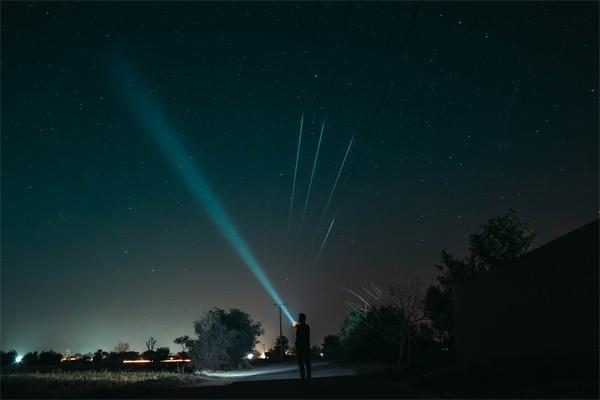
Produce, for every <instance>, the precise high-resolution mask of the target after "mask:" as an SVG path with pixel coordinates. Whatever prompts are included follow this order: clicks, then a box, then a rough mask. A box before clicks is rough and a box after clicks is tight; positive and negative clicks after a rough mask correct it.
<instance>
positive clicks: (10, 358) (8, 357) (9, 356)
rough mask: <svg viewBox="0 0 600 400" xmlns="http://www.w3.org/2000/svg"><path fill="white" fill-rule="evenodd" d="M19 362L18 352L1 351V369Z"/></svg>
mask: <svg viewBox="0 0 600 400" xmlns="http://www.w3.org/2000/svg"><path fill="white" fill-rule="evenodd" d="M16 360H17V352H16V351H15V350H9V351H0V368H5V367H8V366H9V365H13V364H14V363H15V362H16Z"/></svg>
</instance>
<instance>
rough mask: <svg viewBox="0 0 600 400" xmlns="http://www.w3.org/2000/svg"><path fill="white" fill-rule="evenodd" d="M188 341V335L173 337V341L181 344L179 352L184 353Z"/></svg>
mask: <svg viewBox="0 0 600 400" xmlns="http://www.w3.org/2000/svg"><path fill="white" fill-rule="evenodd" d="M189 341H190V337H189V336H188V335H184V336H179V337H177V338H175V340H174V341H173V343H175V344H178V345H180V346H181V354H184V353H185V347H186V346H187V344H188V342H189Z"/></svg>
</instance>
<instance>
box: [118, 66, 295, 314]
mask: <svg viewBox="0 0 600 400" xmlns="http://www.w3.org/2000/svg"><path fill="white" fill-rule="evenodd" d="M123 68H124V71H123V72H124V73H125V76H126V78H127V83H126V82H124V81H123V79H118V80H117V82H118V84H119V88H120V89H121V93H122V94H123V96H124V97H125V100H126V104H127V105H128V106H129V108H130V110H131V111H132V113H133V115H134V116H135V118H136V119H137V120H138V122H139V123H140V124H141V125H142V126H143V127H144V129H146V130H147V131H148V132H149V133H150V134H151V137H152V138H153V139H154V141H155V142H156V144H157V146H158V147H159V148H160V149H161V150H162V151H163V152H164V155H165V157H166V158H167V160H168V161H169V162H170V163H171V166H172V167H173V168H174V169H175V170H176V171H177V172H178V173H179V175H180V177H181V178H182V179H183V181H184V182H185V184H186V185H187V186H188V188H189V189H190V191H191V192H192V194H193V195H194V197H195V198H196V200H197V201H198V203H199V204H200V205H201V206H202V208H204V210H205V211H206V213H207V214H208V216H209V217H210V219H211V220H212V221H213V223H214V224H215V225H216V227H217V228H218V230H219V231H220V232H221V234H222V235H223V236H224V237H225V239H226V240H227V241H228V242H229V244H230V245H231V246H232V247H233V248H234V250H235V251H236V252H237V253H238V255H239V256H240V258H241V259H242V261H243V262H244V264H245V265H246V266H247V267H248V268H249V269H250V271H251V272H252V273H253V274H254V276H255V278H256V279H257V280H258V281H259V283H260V284H261V285H262V287H263V288H264V289H265V291H266V292H267V293H268V294H269V295H270V296H271V298H272V299H273V300H275V302H276V303H283V301H281V298H280V297H279V295H278V294H277V291H276V290H275V288H274V287H273V285H271V282H270V281H269V278H268V277H267V275H266V274H265V272H264V271H263V269H262V267H261V265H260V264H259V262H258V260H256V258H255V257H254V255H253V254H252V251H251V250H250V248H249V247H248V245H247V244H246V242H245V241H244V239H243V238H242V236H241V234H240V233H239V232H238V230H237V228H236V226H235V225H234V223H233V221H232V220H231V218H230V217H229V215H228V214H227V212H226V210H225V208H224V207H223V206H222V205H221V202H220V201H219V199H218V197H217V196H216V194H215V193H214V191H213V190H212V189H211V187H210V185H209V183H208V181H207V180H206V179H205V177H204V176H203V175H202V173H201V172H200V170H199V169H198V168H197V167H196V165H195V164H194V163H193V162H192V157H191V156H190V154H189V153H188V152H187V151H186V150H185V148H184V147H183V144H182V143H181V142H180V141H179V140H178V134H177V132H176V131H175V129H173V126H172V125H171V124H170V123H169V121H168V120H167V118H166V116H165V114H164V113H163V112H162V109H161V107H160V105H159V103H158V101H157V100H156V99H154V98H152V97H151V92H150V91H148V89H147V86H146V85H144V84H143V82H142V80H141V77H139V76H137V74H135V73H134V70H133V68H131V67H129V66H127V65H124V66H123ZM119 78H122V76H120V77H119ZM282 311H283V312H284V314H285V316H286V317H287V318H288V319H289V320H290V322H293V321H294V319H293V318H292V315H291V313H290V312H289V311H288V309H287V307H285V306H282Z"/></svg>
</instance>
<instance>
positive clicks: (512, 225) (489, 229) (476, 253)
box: [469, 209, 535, 270]
mask: <svg viewBox="0 0 600 400" xmlns="http://www.w3.org/2000/svg"><path fill="white" fill-rule="evenodd" d="M481 229H482V231H481V233H476V234H473V235H471V246H470V247H469V251H470V252H471V255H470V261H471V262H472V263H473V264H474V265H476V266H477V268H478V269H479V270H489V269H493V268H496V267H498V266H500V265H503V264H507V263H510V262H512V261H514V260H515V259H517V258H518V257H520V256H522V255H523V254H525V253H526V252H527V251H529V249H530V248H531V243H532V242H533V241H534V240H535V233H534V231H533V229H531V227H530V226H529V225H528V224H526V223H524V222H521V221H520V220H519V218H518V217H517V213H516V211H515V210H512V209H511V210H508V212H507V213H506V214H504V215H503V216H501V217H498V218H492V219H490V220H488V221H487V222H486V223H484V224H483V225H481Z"/></svg>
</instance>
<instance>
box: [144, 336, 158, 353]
mask: <svg viewBox="0 0 600 400" xmlns="http://www.w3.org/2000/svg"><path fill="white" fill-rule="evenodd" d="M154 346H156V339H154V338H153V337H152V336H150V337H149V338H148V340H146V349H147V350H148V351H154Z"/></svg>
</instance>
